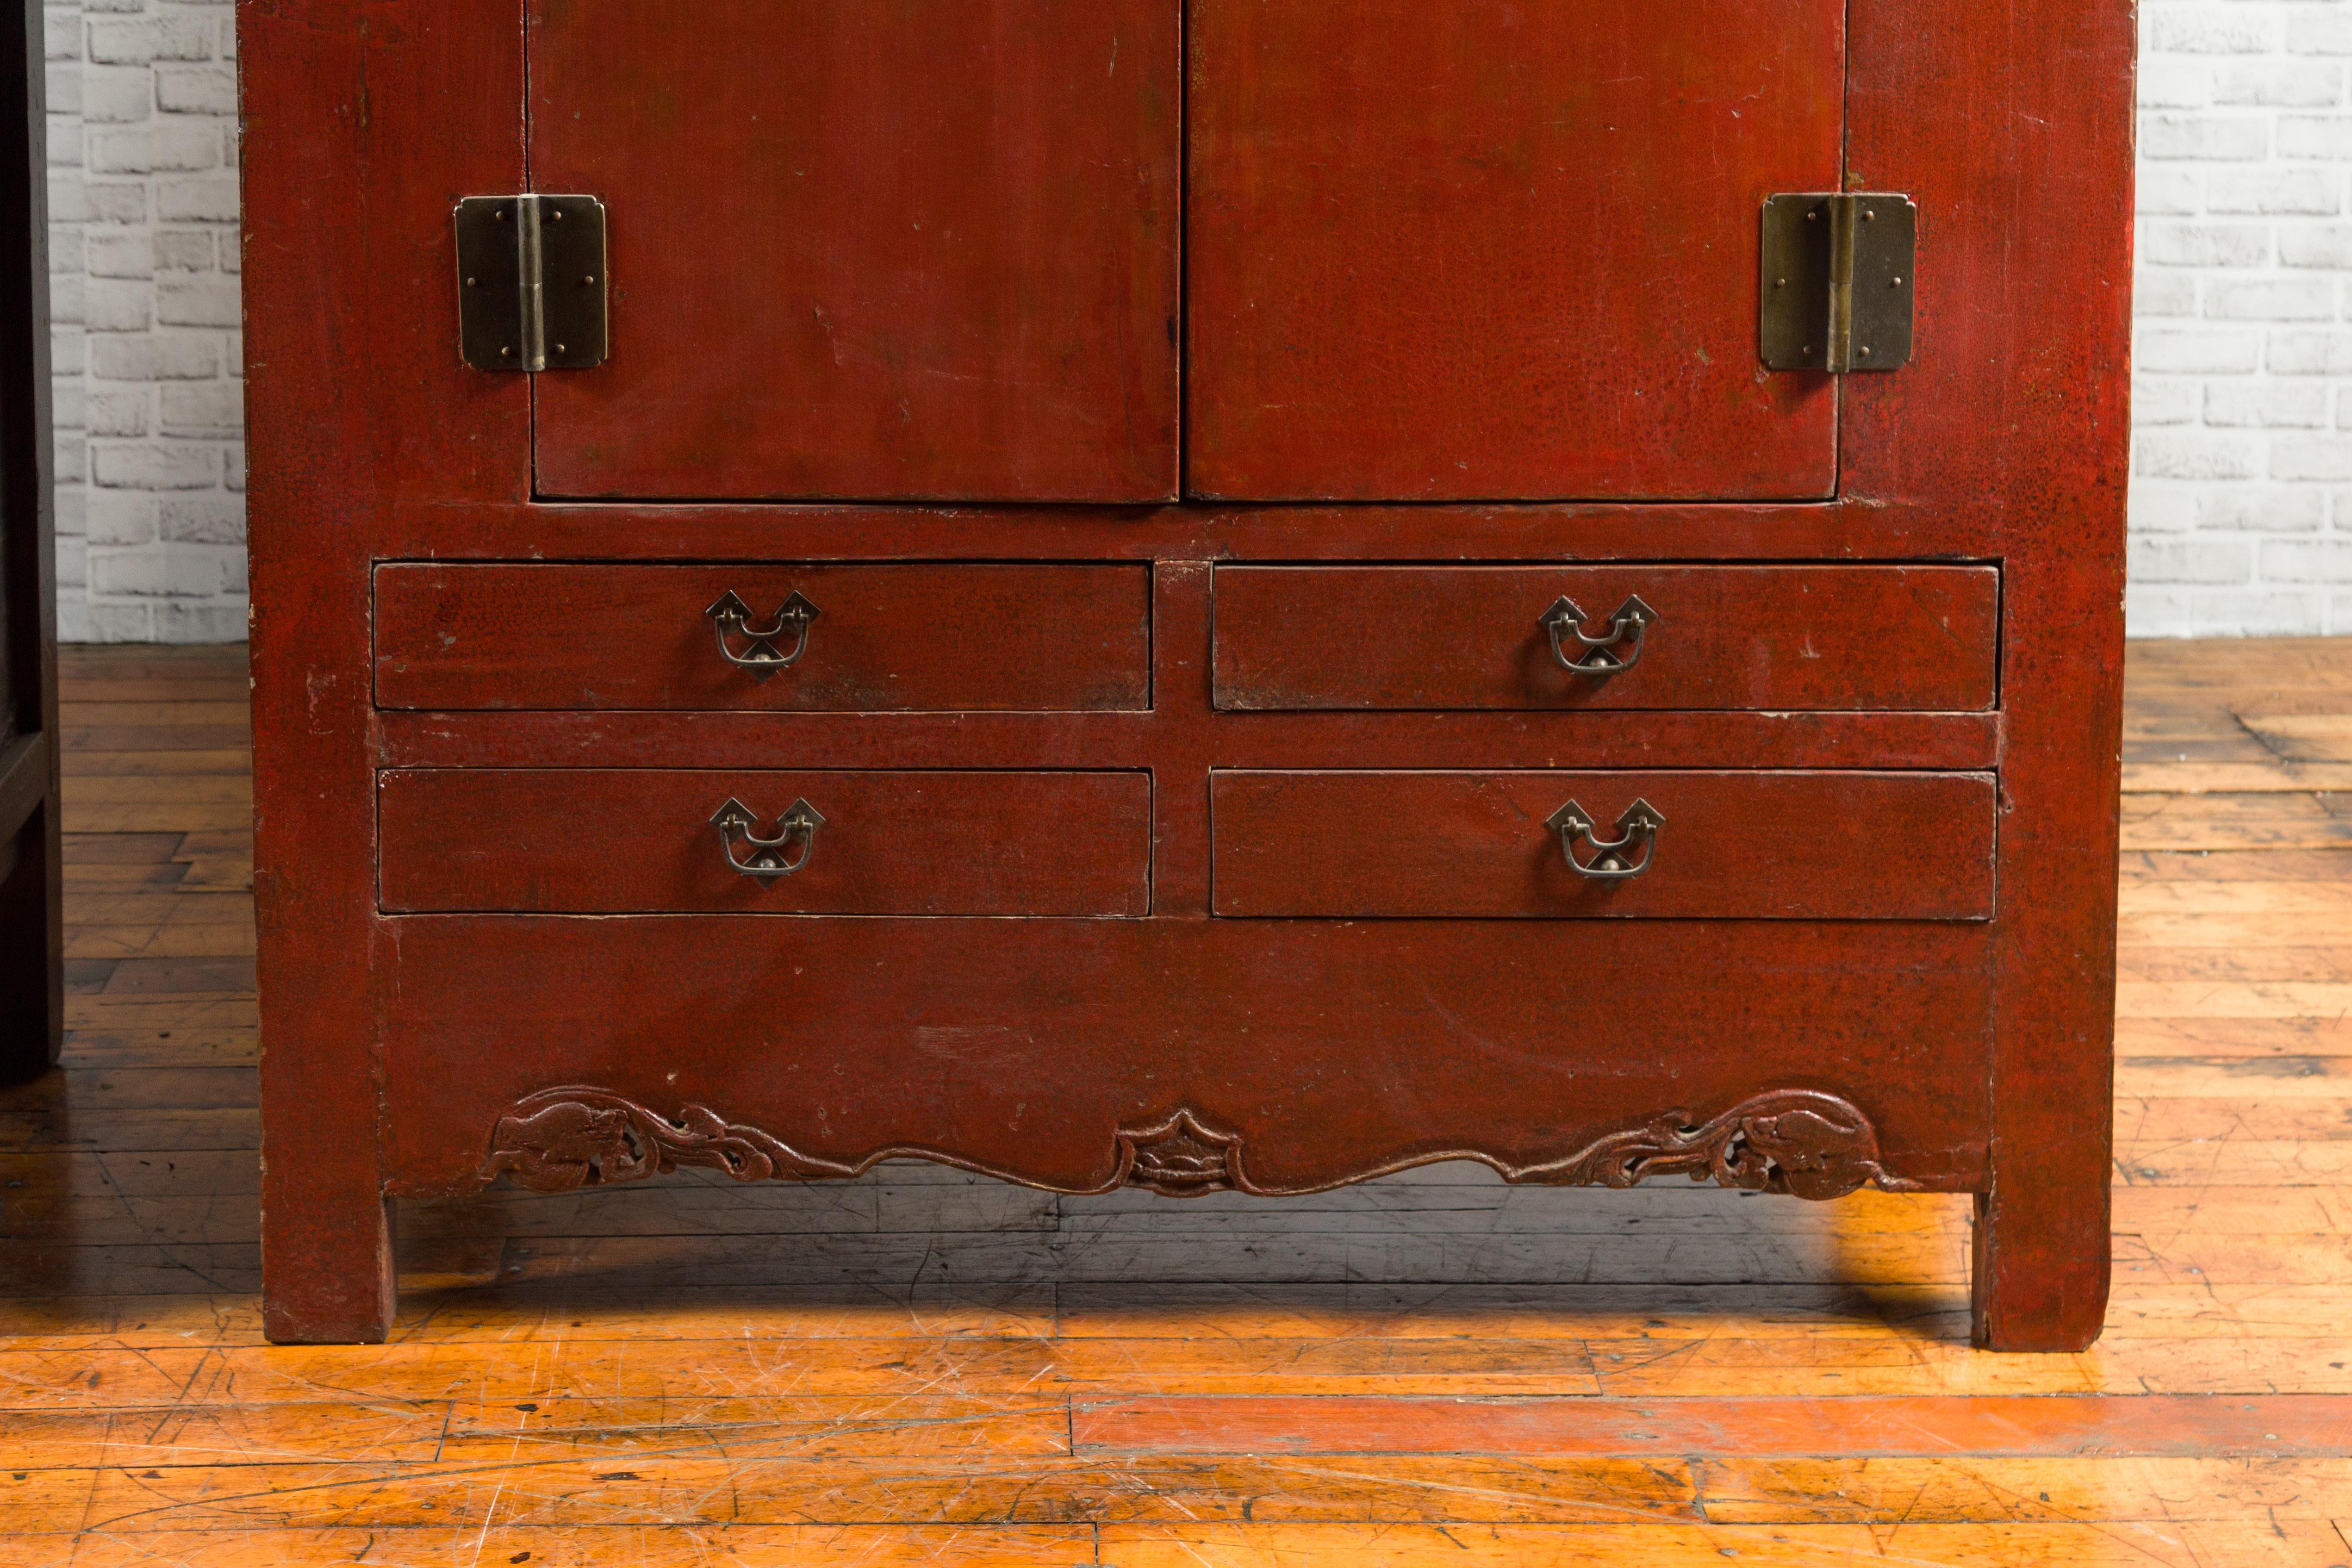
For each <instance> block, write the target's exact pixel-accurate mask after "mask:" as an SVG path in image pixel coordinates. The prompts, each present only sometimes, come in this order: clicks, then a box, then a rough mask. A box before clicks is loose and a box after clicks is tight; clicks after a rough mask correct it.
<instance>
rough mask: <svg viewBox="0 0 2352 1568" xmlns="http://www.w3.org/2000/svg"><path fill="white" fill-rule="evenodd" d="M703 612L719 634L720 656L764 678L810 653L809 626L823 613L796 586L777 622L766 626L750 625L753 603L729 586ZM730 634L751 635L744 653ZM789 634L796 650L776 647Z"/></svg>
mask: <svg viewBox="0 0 2352 1568" xmlns="http://www.w3.org/2000/svg"><path fill="white" fill-rule="evenodd" d="M702 613H703V614H704V615H706V616H709V617H710V626H711V630H712V631H714V632H716V633H717V634H718V637H719V657H720V658H724V659H726V661H727V662H728V663H730V664H731V665H733V666H735V667H736V668H738V669H748V670H750V671H751V675H752V678H753V679H758V680H765V679H768V677H770V676H772V675H773V674H775V673H776V671H778V670H780V669H790V668H792V667H793V664H795V663H796V662H798V660H799V658H800V657H801V655H803V654H804V653H806V652H808V641H809V627H811V626H814V625H815V624H816V618H817V616H818V615H819V614H820V613H821V612H820V611H819V610H818V609H817V607H816V606H815V605H812V604H810V603H809V601H808V596H807V595H804V594H803V593H802V592H801V591H800V590H799V589H797V588H795V589H793V596H792V597H791V598H789V599H786V600H785V601H784V603H783V606H782V608H781V609H779V610H777V612H776V624H775V625H773V626H768V627H765V628H761V627H758V626H752V625H751V605H747V604H745V603H744V602H743V601H742V600H741V599H740V598H739V597H737V596H736V594H735V591H734V590H733V589H732V588H730V589H729V590H728V591H727V592H726V593H724V594H721V595H719V602H718V603H717V604H715V605H711V606H710V608H709V609H707V610H705V611H703V612H702ZM730 637H750V638H751V647H750V648H748V649H746V650H745V651H744V652H742V653H737V652H736V651H735V650H734V648H733V647H730V646H729V644H728V640H727V639H728V638H730ZM784 637H791V638H792V639H793V651H792V652H790V653H786V652H784V651H783V650H782V648H780V647H777V646H776V644H777V643H778V642H779V641H780V640H782V638H784Z"/></svg>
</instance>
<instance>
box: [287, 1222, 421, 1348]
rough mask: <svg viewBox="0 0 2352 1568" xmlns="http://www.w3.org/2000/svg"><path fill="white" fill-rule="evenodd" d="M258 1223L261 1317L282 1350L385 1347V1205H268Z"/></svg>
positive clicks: (388, 1260)
mask: <svg viewBox="0 0 2352 1568" xmlns="http://www.w3.org/2000/svg"><path fill="white" fill-rule="evenodd" d="M263 1192H264V1206H263V1210H262V1216H261V1315H262V1325H263V1331H265V1332H266V1333H268V1336H269V1339H270V1342H271V1343H273V1344H281V1345H374V1344H382V1343H383V1341H384V1337H385V1335H387V1334H388V1333H390V1332H391V1331H392V1315H393V1302H394V1293H395V1292H394V1281H395V1279H396V1275H395V1271H394V1264H393V1235H394V1228H393V1204H392V1200H391V1199H390V1198H374V1197H369V1198H367V1199H366V1200H365V1201H363V1202H360V1203H352V1204H347V1205H335V1204H332V1203H331V1202H328V1201H325V1200H324V1199H318V1200H313V1201H298V1202H296V1203H295V1204H294V1205H290V1210H291V1212H290V1213H289V1211H288V1209H286V1208H280V1207H278V1206H275V1205H271V1204H270V1202H269V1198H270V1196H271V1194H270V1192H269V1188H268V1185H267V1184H265V1186H264V1189H263Z"/></svg>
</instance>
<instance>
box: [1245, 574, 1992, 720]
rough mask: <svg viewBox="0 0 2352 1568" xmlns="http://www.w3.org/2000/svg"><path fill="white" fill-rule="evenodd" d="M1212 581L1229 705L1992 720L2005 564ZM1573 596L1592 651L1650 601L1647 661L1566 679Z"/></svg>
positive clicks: (1576, 653) (1581, 655)
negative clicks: (1986, 713)
mask: <svg viewBox="0 0 2352 1568" xmlns="http://www.w3.org/2000/svg"><path fill="white" fill-rule="evenodd" d="M1216 585H1217V586H1216V591H1217V637H1216V693H1217V706H1218V707H1220V708H1228V709H1245V710H1246V709H1261V710H1263V709H1315V708H1399V709H1403V708H1441V709H1442V708H1456V709H1470V708H1501V709H1510V708H1522V709H1525V708H1695V709H1769V710H1799V709H1880V710H1886V709H1897V710H1924V711H1932V712H1953V711H1961V710H1983V709H1988V708H1990V707H1991V706H1992V705H1993V698H1994V670H1995V660H1996V658H1997V657H1998V639H1997V634H1998V631H1999V625H2000V572H1999V570H1998V569H1996V568H1994V567H1990V566H1591V567H1586V566H1574V567H1570V566H1224V567H1220V568H1218V570H1217V577H1216ZM1563 597H1565V598H1567V599H1568V600H1570V602H1571V603H1572V604H1573V605H1575V606H1576V607H1577V608H1578V609H1580V610H1582V611H1583V612H1584V613H1585V618H1584V621H1583V630H1584V632H1585V633H1586V635H1588V636H1591V637H1605V636H1608V635H1610V632H1611V630H1612V621H1613V617H1614V616H1616V614H1617V612H1618V611H1619V609H1620V608H1621V607H1622V606H1623V605H1625V604H1626V602H1627V601H1628V600H1629V599H1631V598H1637V597H1638V598H1639V599H1640V600H1641V601H1642V603H1643V604H1644V605H1648V606H1649V607H1650V608H1651V609H1652V610H1654V612H1655V613H1656V616H1657V619H1656V621H1655V623H1654V624H1653V625H1651V626H1647V627H1646V628H1644V629H1643V633H1642V647H1641V655H1640V657H1639V658H1637V659H1635V660H1634V661H1633V663H1632V665H1631V667H1630V668H1625V669H1622V670H1620V671H1618V672H1617V673H1615V674H1611V675H1605V676H1594V675H1586V674H1579V673H1576V672H1574V671H1571V670H1569V669H1566V668H1562V667H1561V665H1560V661H1559V655H1558V654H1556V653H1555V652H1554V651H1553V647H1552V638H1551V634H1550V633H1549V631H1548V630H1547V629H1546V627H1545V626H1544V624H1543V623H1544V618H1545V616H1547V615H1548V614H1549V612H1550V611H1551V609H1552V607H1553V606H1554V605H1557V604H1558V603H1559V600H1560V599H1562V598H1563ZM1561 641H1562V647H1563V648H1564V650H1565V652H1566V653H1567V655H1568V657H1569V658H1571V659H1577V660H1590V659H1592V658H1595V655H1594V654H1593V653H1592V652H1591V651H1589V650H1587V649H1586V648H1584V647H1582V646H1580V644H1579V643H1578V641H1577V639H1576V637H1575V636H1574V634H1573V633H1570V634H1568V635H1565V636H1564V637H1562V639H1561ZM1630 646H1631V639H1630V638H1629V639H1628V640H1627V641H1626V642H1625V643H1622V644H1620V645H1619V646H1618V647H1616V648H1613V649H1611V650H1609V657H1616V656H1618V655H1621V654H1622V652H1623V651H1624V649H1625V648H1626V647H1630Z"/></svg>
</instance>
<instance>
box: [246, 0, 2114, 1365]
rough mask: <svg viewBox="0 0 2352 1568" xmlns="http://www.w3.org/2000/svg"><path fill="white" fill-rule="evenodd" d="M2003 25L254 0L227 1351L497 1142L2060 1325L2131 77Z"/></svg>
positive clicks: (374, 1288) (1482, 2) (2065, 35)
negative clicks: (983, 1175) (248, 655)
mask: <svg viewBox="0 0 2352 1568" xmlns="http://www.w3.org/2000/svg"><path fill="white" fill-rule="evenodd" d="M2019 4H2022V5H2023V6H2024V9H2023V11H2020V10H2019V7H2018V4H2012V5H2007V6H2004V7H2002V8H2001V9H2000V11H1999V12H1998V13H1994V12H1991V11H1989V10H1988V9H1987V7H1986V6H1985V5H1983V4H1982V3H1981V0H1853V3H1852V4H1848V3H1846V0H1719V3H1715V4H1709V5H1697V4H1695V3H1693V4H1682V3H1675V4H1668V5H1651V6H1624V5H1599V4H1584V3H1581V0H1579V3H1575V4H1562V5H1505V4H1502V3H1500V0H1411V3H1407V0H1084V3H1080V0H942V3H938V4H926V5H908V4H895V3H891V4H880V3H876V0H714V3H712V4H709V5H697V6H693V7H679V6H673V5H657V4H654V3H652V0H526V3H525V4H523V5H521V6H520V8H516V7H508V8H505V9H503V10H501V9H500V8H499V7H495V6H479V5H437V4H425V3H423V0H244V4H243V5H241V7H240V26H241V39H242V49H243V72H244V87H243V90H244V105H245V121H246V144H245V159H246V164H245V174H246V201H247V264H246V279H247V315H248V319H249V331H248V337H247V344H248V348H247V356H248V376H249V386H250V393H249V397H250V420H251V443H252V444H251V496H252V550H253V584H254V605H255V613H254V630H253V639H254V670H255V681H256V687H255V719H256V740H257V748H258V759H257V787H258V796H257V813H258V824H257V894H258V897H259V903H260V912H261V961H262V985H263V1026H264V1057H263V1116H264V1142H265V1152H266V1175H265V1185H264V1231H263V1245H264V1261H265V1267H266V1271H267V1286H268V1326H269V1331H270V1333H271V1335H272V1336H273V1337H275V1338H278V1339H282V1340H290V1341H338V1340H343V1341H348V1340H362V1341H363V1340H372V1339H377V1338H381V1337H382V1336H383V1333H384V1332H385V1330H386V1324H387V1321H388V1319H389V1315H390V1311H391V1301H392V1295H393V1289H394V1269H393V1264H392V1246H391V1235H392V1217H391V1216H392V1206H393V1205H394V1203H396V1202H397V1201H399V1200H401V1199H404V1198H423V1197H431V1196H438V1195H446V1194H460V1193H465V1192H468V1191H471V1190H475V1189H477V1188H478V1187H480V1186H482V1185H483V1184H488V1183H490V1182H496V1181H509V1182H514V1183H518V1184H522V1185H524V1186H527V1187H532V1188H538V1189H541V1190H553V1191H561V1190H567V1189H572V1188H580V1187H593V1186H598V1185H602V1184H607V1183H613V1182H620V1181H625V1180H629V1179H631V1178H635V1177H639V1176H644V1175H647V1174H650V1173H655V1172H657V1171H660V1170H664V1169H668V1168H672V1167H675V1166H677V1165H681V1164H687V1165H703V1166H711V1167H716V1168H719V1169H722V1170H725V1171H727V1172H729V1173H731V1174H733V1175H735V1176H737V1177H739V1178H741V1179H744V1180H754V1179H782V1180H811V1179H821V1178H826V1177H840V1176H847V1175H852V1174H855V1173H857V1172H859V1171H861V1170H863V1169H865V1168H866V1167H868V1166H870V1165H871V1164H873V1163H875V1162H877V1161H879V1160H882V1159H887V1158H908V1157H917V1158H924V1159H931V1160H938V1161H941V1162H945V1163H952V1164H957V1165H961V1166H965V1167H968V1168H971V1169H974V1170H978V1171H982V1172H987V1173H993V1174H997V1175H1001V1176H1003V1177H1004V1178H1006V1179H1008V1180H1013V1181H1018V1182H1025V1183H1030V1184H1035V1185H1039V1186H1044V1187H1049V1188H1053V1189H1055V1190H1059V1191H1065V1192H1075V1193H1084V1192H1100V1191H1105V1190H1108V1189H1111V1188H1114V1187H1118V1186H1121V1185H1135V1186H1141V1187H1145V1188H1149V1189H1150V1190H1152V1191H1155V1192H1158V1193H1161V1194H1167V1195H1169V1196H1171V1197H1185V1196H1190V1195H1196V1194H1206V1193H1214V1192H1223V1191H1242V1192H1248V1193H1256V1194H1292V1193H1302V1192H1309V1191H1314V1190H1318V1189H1321V1188H1326V1187H1329V1186H1333V1185H1337V1184H1343V1183H1347V1182H1352V1181H1359V1180H1362V1179H1364V1178H1366V1177H1368V1176H1371V1175H1375V1174H1379V1173H1383V1172H1388V1171H1394V1170H1397V1169H1400V1168H1402V1167H1404V1166H1408V1165H1412V1164H1415V1163H1424V1162H1429V1161H1434V1160H1441V1159H1473V1160H1478V1161H1482V1162H1485V1163H1487V1164H1489V1165H1491V1166H1493V1167H1495V1168H1496V1169H1497V1170H1499V1171H1500V1172H1501V1173H1503V1174H1504V1175H1505V1176H1506V1177H1507V1178H1509V1179H1511V1180H1514V1181H1528V1182H1559V1183H1577V1182H1594V1183H1608V1184H1629V1183H1632V1182H1634V1181H1638V1180H1642V1179H1643V1178H1645V1177H1650V1178H1668V1177H1671V1178H1673V1179H1677V1180H1680V1179H1684V1178H1685V1177H1691V1176H1696V1177H1697V1178H1699V1179H1702V1180H1708V1179H1711V1180H1715V1181H1717V1182H1722V1183H1725V1184H1732V1185H1738V1186H1746V1187H1751V1188H1760V1189H1765V1190H1769V1191H1773V1192H1780V1193H1787V1194H1795V1195H1797V1196H1801V1197H1807V1198H1834V1197H1837V1196H1840V1195H1842V1194H1846V1193H1849V1192H1852V1191H1853V1190H1855V1189H1856V1188H1858V1187H1861V1186H1863V1185H1864V1184H1878V1185H1881V1186H1884V1187H1888V1188H1894V1189H1901V1190H1930V1191H1949V1192H1970V1193H1974V1194H1978V1198H1977V1203H1978V1216H1979V1222H1978V1225H1977V1228H1976V1237H1977V1242H1976V1260H1975V1268H1976V1287H1975V1296H1976V1303H1977V1331H1978V1337H1979V1341H1980V1342H1983V1343H1985V1344H1987V1345H1990V1346H1993V1347H1996V1348H2010V1349H2026V1350H2032V1349H2043V1350H2047V1349H2060V1348H2068V1347H2077V1346H2081V1345H2083V1344H2084V1343H2086V1342H2089V1341H2090V1340H2091V1339H2092V1338H2093V1337H2095V1335H2096V1333H2097V1331H2098V1329H2099V1324H2100V1320H2101V1316H2102V1313H2103V1310H2104V1304H2105V1290H2106V1268H2107V1225H2106V1216H2107V1210H2106V1187H2107V1145H2108V1135H2109V1118H2110V1104H2111V1089H2110V1081H2109V1080H2110V1073H2109V1056H2110V1047H2109V1036H2110V1017H2111V1011H2112V990H2113V952H2112V949H2113V927H2114V898H2115V858H2116V744H2117V735H2118V726H2119V682H2120V664H2121V641H2120V637H2121V626H2120V613H2119V599H2120V586H2121V559H2122V534H2123V475H2124V454H2125V449H2126V323H2127V315H2128V298H2127V293H2128V272H2129V262H2130V255H2129V236H2128V215H2129V213H2130V210H2131V201H2130V172H2131V171H2130V134H2129V128H2130V121H2129V114H2130V109H2131V48H2132V31H2131V20H2130V16H2129V13H2128V10H2127V9H2123V8H2117V7H2114V6H2104V5H2088V4H2084V3H2083V0H2019ZM1857 193H1858V194H1857ZM1776 213H1777V214H1778V215H1779V216H1780V219H1785V220H1786V221H1785V223H1782V224H1781V226H1779V227H1776V226H1775V224H1776V218H1775V216H1774V215H1775V214H1776ZM468 215H470V216H468ZM1881 220H1885V221H1883V222H1882V221H1881ZM567 224H568V225H569V226H567ZM1809 224H1810V225H1812V227H1811V228H1807V227H1806V225H1809ZM1874 225H1875V227H1873V226H1874ZM1896 241H1899V242H1900V243H1899V244H1895V242H1896ZM1890 244H1894V245H1895V247H1894V248H1889V245H1890ZM1792 300H1793V301H1795V302H1794V303H1793V304H1791V303H1790V301H1792ZM1776 312H1777V313H1776ZM1791 312H1793V313H1791ZM1776 323H1778V324H1777V325H1776ZM1776 333H1778V334H1780V335H1779V336H1777V337H1776V335H1775V334H1776ZM1906 334H1907V341H1906ZM1776 343H1777V344H1778V345H1779V347H1777V348H1776V347H1775V345H1776ZM1817 351H1818V352H1819V353H1821V354H1822V357H1821V358H1819V359H1814V358H1812V357H1811V356H1812V355H1814V354H1815V353H1816V352H1817ZM1874 353H1875V354H1876V355H1877V358H1876V359H1875V361H1873V359H1872V357H1871V356H1872V355H1873V354H1874ZM1816 365H1818V366H1822V367H1823V368H1811V367H1813V366H1816Z"/></svg>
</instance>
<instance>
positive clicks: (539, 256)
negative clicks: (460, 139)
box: [454, 195, 607, 371]
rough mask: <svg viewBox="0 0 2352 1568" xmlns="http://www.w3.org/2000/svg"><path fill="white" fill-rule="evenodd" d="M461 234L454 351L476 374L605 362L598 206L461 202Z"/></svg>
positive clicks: (561, 199)
mask: <svg viewBox="0 0 2352 1568" xmlns="http://www.w3.org/2000/svg"><path fill="white" fill-rule="evenodd" d="M454 216H455V218H456V223H457V352H458V353H460V354H462V355H463V356H464V357H465V361H466V363H467V364H469V365H472V366H473V367H474V368H475V369H476V370H526V371H529V370H588V369H592V368H593V367H594V366H596V365H600V364H603V363H604V351H605V347H606V338H607V333H606V330H605V323H604V203H603V202H600V201H598V200H597V199H596V198H595V197H594V196H541V195H522V196H467V197H466V198H465V199H464V200H463V201H461V202H459V203H458V204H457V212H456V214H455V215H454Z"/></svg>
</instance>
